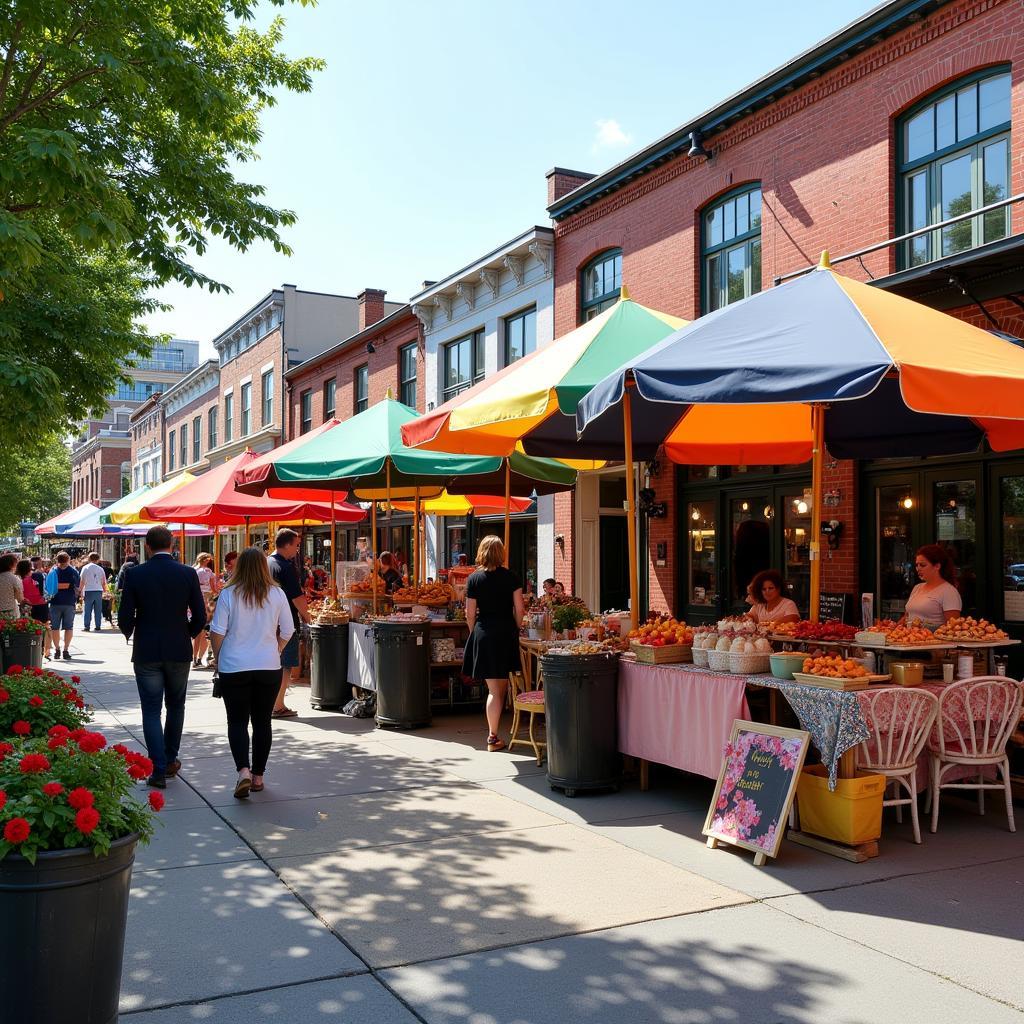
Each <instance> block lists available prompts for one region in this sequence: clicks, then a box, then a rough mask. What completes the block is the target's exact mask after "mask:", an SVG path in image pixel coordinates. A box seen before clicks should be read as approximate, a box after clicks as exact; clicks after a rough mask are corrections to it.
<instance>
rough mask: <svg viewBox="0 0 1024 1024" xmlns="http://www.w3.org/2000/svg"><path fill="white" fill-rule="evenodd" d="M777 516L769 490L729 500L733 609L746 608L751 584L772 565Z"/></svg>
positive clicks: (742, 609)
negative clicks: (773, 529)
mask: <svg viewBox="0 0 1024 1024" xmlns="http://www.w3.org/2000/svg"><path fill="white" fill-rule="evenodd" d="M774 519H775V505H774V503H773V501H772V500H771V497H770V496H769V494H768V493H767V492H765V493H757V494H755V493H752V494H746V495H739V496H736V497H732V498H730V499H729V529H730V540H731V542H732V558H731V565H730V572H729V590H728V601H727V605H728V608H729V610H730V611H733V612H742V611H745V610H746V608H747V604H746V596H747V586H748V584H749V583H750V581H751V580H752V579H753V578H754V577H755V576H756V575H757V574H758V573H759V572H760V571H761V570H762V569H768V568H770V567H771V564H772V538H771V524H772V522H773V520H774Z"/></svg>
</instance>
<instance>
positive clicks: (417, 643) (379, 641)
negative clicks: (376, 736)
mask: <svg viewBox="0 0 1024 1024" xmlns="http://www.w3.org/2000/svg"><path fill="white" fill-rule="evenodd" d="M429 635H430V626H429V624H428V623H426V622H378V623H377V624H376V625H375V626H374V627H373V641H374V672H375V675H376V676H377V724H378V725H395V726H398V727H399V728H400V729H415V728H417V727H418V726H422V725H430V720H431V713H430V640H429Z"/></svg>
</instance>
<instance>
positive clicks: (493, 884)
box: [270, 824, 747, 1005]
mask: <svg viewBox="0 0 1024 1024" xmlns="http://www.w3.org/2000/svg"><path fill="white" fill-rule="evenodd" d="M270 863H271V864H272V865H273V866H274V867H275V868H276V869H277V870H278V871H279V873H280V875H281V877H282V878H283V879H284V880H285V881H286V882H288V884H289V885H291V886H292V887H293V888H294V889H295V890H296V891H297V892H299V893H300V894H301V895H302V897H303V899H305V900H306V901H307V902H308V903H309V904H310V905H311V906H312V907H314V909H315V910H316V911H317V912H318V913H319V914H320V915H321V916H322V917H323V919H324V920H326V921H328V922H329V923H330V924H331V926H332V927H333V928H335V930H336V931H338V932H339V934H341V935H343V936H344V938H345V939H346V941H348V942H349V943H350V944H351V945H352V946H353V948H354V949H356V950H357V951H358V952H359V953H360V955H361V956H362V957H363V959H364V960H366V961H367V962H368V963H369V964H370V965H371V966H373V967H386V966H394V965H396V964H403V963H412V962H415V961H418V960H423V959H433V958H436V957H438V956H448V955H452V954H457V953H464V952H469V951H471V950H477V949H486V948H489V947H494V946H501V945H508V944H513V943H521V942H531V941H535V940H537V939H542V938H547V937H551V936H554V935H560V934H567V933H570V932H577V931H588V930H592V929H595V928H608V927H612V926H615V925H621V924H626V923H630V922H635V921H643V920H649V919H652V918H659V917H668V916H673V915H677V914H687V913H692V912H695V911H702V910H711V909H714V908H718V907H723V906H728V905H731V904H734V903H741V902H743V901H745V900H746V899H747V897H745V896H743V895H742V894H740V893H737V892H734V891H733V890H731V889H727V888H725V887H724V886H720V885H718V884H716V883H714V882H709V881H707V880H706V879H703V878H699V877H697V876H696V875H692V874H690V873H689V872H688V871H682V870H680V869H679V868H675V867H672V866H671V865H669V864H666V863H664V862H663V861H659V860H655V859H654V858H652V857H647V856H645V855H644V854H640V853H636V852H634V851H631V850H628V849H627V848H625V847H623V846H620V845H619V844H618V843H614V842H612V841H611V840H609V839H606V838H604V837H603V836H598V835H596V834H594V833H592V832H588V831H587V830H585V829H581V828H577V827H576V826H573V825H564V824H558V825H547V826H541V827H538V828H530V829H521V830H517V831H509V832H493V833H490V834H482V835H470V836H459V837H451V838H447V839H438V840H434V841H433V842H429V843H413V844H407V845H403V846H388V847H373V848H369V849H352V850H346V851H344V852H342V853H337V854H328V855H322V856H319V857H297V858H296V857H289V858H281V859H273V860H271V862H270ZM481 1005H485V1004H481Z"/></svg>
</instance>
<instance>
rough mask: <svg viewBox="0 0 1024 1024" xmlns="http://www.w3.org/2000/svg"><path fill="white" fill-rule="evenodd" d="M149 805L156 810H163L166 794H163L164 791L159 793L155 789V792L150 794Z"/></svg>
mask: <svg viewBox="0 0 1024 1024" xmlns="http://www.w3.org/2000/svg"><path fill="white" fill-rule="evenodd" d="M149 806H150V807H152V808H153V810H154V811H161V810H163V806H164V795H163V793H158V792H157V791H156V790H155V789H154V790H153V792H152V793H150V794H149Z"/></svg>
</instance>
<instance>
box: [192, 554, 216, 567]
mask: <svg viewBox="0 0 1024 1024" xmlns="http://www.w3.org/2000/svg"><path fill="white" fill-rule="evenodd" d="M212 561H213V555H211V554H210V552H209V551H200V552H199V554H198V555H196V560H195V564H194V565H193V566H192V568H193V569H202V568H203V566H205V565H206V564H207V562H212Z"/></svg>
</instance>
